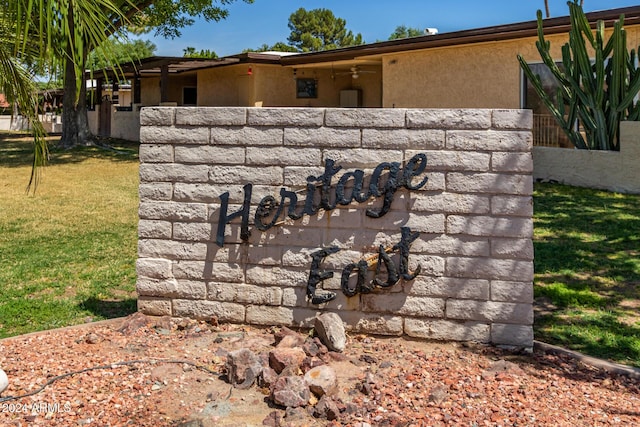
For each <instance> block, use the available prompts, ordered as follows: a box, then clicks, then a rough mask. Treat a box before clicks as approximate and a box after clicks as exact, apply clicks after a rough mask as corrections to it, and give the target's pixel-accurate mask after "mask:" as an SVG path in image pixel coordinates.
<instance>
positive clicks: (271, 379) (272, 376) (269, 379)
mask: <svg viewBox="0 0 640 427" xmlns="http://www.w3.org/2000/svg"><path fill="white" fill-rule="evenodd" d="M277 379H278V373H277V372H276V371H274V370H273V369H271V368H269V367H267V368H262V375H260V386H261V387H265V388H270V387H271V385H272V384H273V383H275V382H276V380H277Z"/></svg>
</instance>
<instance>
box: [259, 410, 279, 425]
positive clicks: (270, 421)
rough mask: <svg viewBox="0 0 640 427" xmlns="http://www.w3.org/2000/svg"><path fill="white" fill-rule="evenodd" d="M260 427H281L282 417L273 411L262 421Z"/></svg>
mask: <svg viewBox="0 0 640 427" xmlns="http://www.w3.org/2000/svg"><path fill="white" fill-rule="evenodd" d="M262 425H263V426H267V427H278V426H281V425H282V416H281V415H280V413H279V412H278V411H273V412H271V413H269V415H267V416H266V418H265V419H264V420H262Z"/></svg>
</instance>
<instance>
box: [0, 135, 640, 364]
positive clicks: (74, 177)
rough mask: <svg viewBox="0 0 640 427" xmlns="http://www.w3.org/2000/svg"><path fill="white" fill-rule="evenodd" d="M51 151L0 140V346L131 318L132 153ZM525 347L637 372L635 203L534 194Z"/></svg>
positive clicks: (639, 236) (545, 191) (569, 191)
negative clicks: (536, 343) (38, 172)
mask: <svg viewBox="0 0 640 427" xmlns="http://www.w3.org/2000/svg"><path fill="white" fill-rule="evenodd" d="M113 144H114V145H113V147H114V148H115V150H104V149H100V148H96V147H83V148H78V149H76V150H72V151H55V150H52V156H51V166H50V167H48V168H46V169H45V171H44V180H43V181H42V182H41V184H40V186H39V187H38V190H37V194H36V195H35V196H27V195H26V194H25V187H26V184H27V182H28V178H29V171H30V157H31V154H30V153H31V151H30V150H31V148H30V142H29V139H28V138H19V137H18V136H16V135H15V134H8V133H0V186H1V189H2V202H0V262H2V268H1V269H0V289H1V292H0V337H6V336H12V335H17V334H22V333H26V332H31V331H36V330H42V329H49V328H54V327H59V326H66V325H70V324H77V323H82V322H83V321H85V319H86V318H87V317H91V318H92V319H94V320H98V319H103V318H111V317H118V316H124V315H127V314H129V313H132V312H133V311H134V310H135V308H136V300H135V260H136V242H137V235H136V228H137V212H138V211H137V206H138V156H137V144H128V143H122V142H119V143H117V142H113ZM534 202H535V218H534V221H535V238H534V239H535V240H534V246H535V271H536V275H535V299H536V303H535V308H536V320H535V325H534V329H535V336H536V339H538V340H541V341H545V342H549V343H552V344H558V345H561V346H565V347H568V348H571V349H575V350H578V351H581V352H584V353H587V354H590V355H593V356H597V357H602V358H605V359H611V360H615V361H618V362H621V363H626V364H630V365H634V366H638V367H640V256H639V255H640V196H637V195H620V194H615V193H609V192H605V191H596V190H588V189H579V188H573V187H567V186H562V185H552V184H536V186H535V194H534Z"/></svg>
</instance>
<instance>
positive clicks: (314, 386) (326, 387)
mask: <svg viewBox="0 0 640 427" xmlns="http://www.w3.org/2000/svg"><path fill="white" fill-rule="evenodd" d="M304 380H305V381H306V382H307V384H308V385H309V390H311V392H312V393H313V394H315V395H316V396H318V397H322V396H324V395H331V394H333V393H335V392H336V391H337V389H338V377H337V376H336V372H335V371H334V370H333V368H331V367H330V366H328V365H322V366H316V367H315V368H313V369H311V370H310V371H309V372H307V373H306V374H305V375H304Z"/></svg>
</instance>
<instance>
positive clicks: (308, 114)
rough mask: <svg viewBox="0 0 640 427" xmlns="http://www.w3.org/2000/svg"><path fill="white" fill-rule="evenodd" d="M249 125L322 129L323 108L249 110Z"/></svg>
mask: <svg viewBox="0 0 640 427" xmlns="http://www.w3.org/2000/svg"><path fill="white" fill-rule="evenodd" d="M248 113H249V114H248V119H247V124H249V125H251V126H301V127H320V126H322V125H323V124H324V113H325V110H324V109H323V108H249V109H248Z"/></svg>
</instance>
